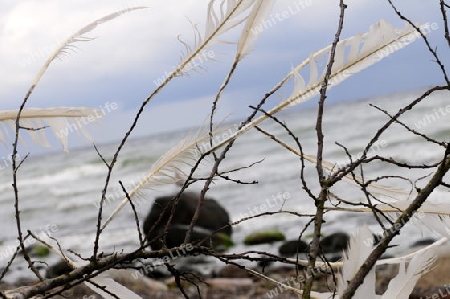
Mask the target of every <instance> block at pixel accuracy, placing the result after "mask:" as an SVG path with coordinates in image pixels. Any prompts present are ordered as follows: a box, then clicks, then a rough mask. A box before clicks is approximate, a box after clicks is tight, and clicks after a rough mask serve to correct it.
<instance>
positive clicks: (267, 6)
mask: <svg viewBox="0 0 450 299" xmlns="http://www.w3.org/2000/svg"><path fill="white" fill-rule="evenodd" d="M275 1H276V0H256V1H255V2H256V3H255V4H254V5H253V9H252V12H251V13H250V15H249V17H248V19H247V21H246V22H245V26H244V29H243V30H242V34H241V37H240V38H239V41H238V46H237V59H236V60H238V61H239V60H241V59H242V58H244V57H245V56H246V55H248V54H249V53H250V52H251V51H252V48H253V44H254V43H255V42H256V40H257V38H258V35H259V34H260V33H261V31H262V30H259V29H261V28H263V27H262V22H263V21H264V19H265V18H266V17H267V16H268V15H269V14H270V12H271V11H272V9H273V6H274V5H275ZM257 26H259V27H261V28H257Z"/></svg>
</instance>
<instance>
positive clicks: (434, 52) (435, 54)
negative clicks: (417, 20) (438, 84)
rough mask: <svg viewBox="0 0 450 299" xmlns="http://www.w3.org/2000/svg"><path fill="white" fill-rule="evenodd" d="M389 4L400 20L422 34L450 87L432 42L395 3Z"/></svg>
mask: <svg viewBox="0 0 450 299" xmlns="http://www.w3.org/2000/svg"><path fill="white" fill-rule="evenodd" d="M387 1H388V2H389V4H390V5H391V7H392V9H394V11H395V13H396V14H397V15H398V16H399V18H400V19H402V20H404V21H406V22H407V23H409V24H410V25H411V26H413V27H414V29H416V30H417V32H419V33H420V35H421V36H422V39H423V41H424V42H425V44H426V45H427V48H428V51H429V52H430V53H431V54H432V55H433V56H434V58H435V59H436V63H437V64H438V65H439V67H440V69H441V71H442V74H443V75H444V79H445V82H446V83H447V85H448V86H450V80H449V78H448V76H447V72H446V71H445V66H444V64H443V63H442V61H441V60H440V59H439V56H438V55H437V53H436V51H435V50H433V48H432V47H431V45H430V42H429V41H428V38H427V37H426V36H425V35H424V34H423V33H422V31H421V30H420V29H419V27H417V26H416V25H415V24H414V23H413V22H411V21H410V20H409V19H408V18H406V17H405V16H404V15H403V14H402V13H401V12H400V11H399V10H398V9H397V7H395V5H394V3H392V0H387Z"/></svg>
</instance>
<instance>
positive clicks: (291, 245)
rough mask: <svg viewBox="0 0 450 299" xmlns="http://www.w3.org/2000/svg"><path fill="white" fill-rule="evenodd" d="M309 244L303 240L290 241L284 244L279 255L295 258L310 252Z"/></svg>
mask: <svg viewBox="0 0 450 299" xmlns="http://www.w3.org/2000/svg"><path fill="white" fill-rule="evenodd" d="M308 247H309V246H308V244H307V243H306V242H305V241H302V240H290V241H286V242H284V243H283V244H282V245H281V246H280V247H279V248H278V253H279V254H280V256H284V257H289V256H294V255H296V254H297V253H304V252H307V250H308Z"/></svg>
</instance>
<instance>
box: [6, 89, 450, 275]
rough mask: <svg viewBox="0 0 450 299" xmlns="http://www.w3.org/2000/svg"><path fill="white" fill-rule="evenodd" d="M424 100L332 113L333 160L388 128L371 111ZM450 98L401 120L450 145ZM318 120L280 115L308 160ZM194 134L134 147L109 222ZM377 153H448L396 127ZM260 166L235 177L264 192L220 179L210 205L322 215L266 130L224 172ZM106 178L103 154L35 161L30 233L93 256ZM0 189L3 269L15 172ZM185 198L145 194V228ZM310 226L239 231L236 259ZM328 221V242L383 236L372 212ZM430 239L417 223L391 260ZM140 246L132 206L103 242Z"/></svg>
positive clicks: (356, 194) (377, 167) (240, 146)
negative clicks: (159, 210) (265, 235)
mask: <svg viewBox="0 0 450 299" xmlns="http://www.w3.org/2000/svg"><path fill="white" fill-rule="evenodd" d="M419 94H421V92H420V91H415V92H408V93H402V94H395V95H390V96H382V97H378V98H372V99H362V100H358V101H352V102H344V103H339V104H334V105H329V106H326V110H325V116H324V133H325V152H324V157H325V159H326V160H327V161H329V162H331V163H337V164H338V165H342V164H343V163H346V162H347V161H348V159H347V157H346V154H345V152H344V151H343V149H342V147H339V146H338V145H337V144H336V143H339V144H342V145H344V146H345V147H346V148H347V149H348V150H349V152H350V153H352V154H353V155H358V153H360V152H361V151H362V149H363V148H364V146H365V145H366V144H367V142H368V141H369V140H370V139H371V138H372V136H373V135H374V134H375V133H376V132H377V130H378V129H379V128H380V127H381V126H382V125H383V124H384V123H385V122H386V121H387V120H388V117H387V116H386V115H384V114H383V113H381V112H380V111H378V110H376V109H374V108H372V107H370V106H369V103H372V104H375V105H377V106H379V107H381V108H383V109H386V110H388V111H389V112H390V113H395V112H396V111H397V110H398V109H399V108H401V107H402V106H403V105H405V104H406V103H408V102H409V101H411V100H412V99H414V98H415V97H416V96H417V95H419ZM449 96H450V93H448V92H439V93H435V94H433V95H432V96H430V97H429V98H427V99H426V100H425V101H424V102H423V103H421V104H419V105H418V106H417V107H416V108H415V109H413V110H411V111H409V112H407V113H406V114H404V116H403V117H402V118H401V120H402V121H403V122H404V123H406V124H409V125H410V126H411V127H412V128H414V129H416V130H419V131H420V132H422V133H426V134H429V135H430V136H432V137H433V138H436V139H438V140H441V141H447V142H448V141H450V140H449V139H450V126H449V124H450V102H449V101H448V100H449V98H450V97H449ZM447 107H448V108H447ZM316 113H317V111H316V108H315V107H314V108H309V109H300V110H298V109H297V110H292V111H288V112H286V113H284V114H280V115H278V117H279V118H280V119H281V120H283V121H284V122H285V123H286V124H287V125H288V126H289V128H290V129H291V130H292V132H294V133H295V134H296V135H297V136H298V137H299V140H300V142H301V143H302V146H303V150H304V152H305V153H307V154H311V155H314V154H315V153H316V150H317V149H316V148H317V141H316V133H315V129H314V127H315V116H316ZM239 121H240V120H239ZM231 125H233V124H231ZM262 127H263V128H264V129H265V130H267V131H268V132H270V133H271V134H273V135H275V136H277V137H279V138H280V139H282V140H284V141H285V142H288V143H289V144H291V145H292V146H294V148H295V144H294V142H293V140H292V139H291V138H290V137H289V136H288V135H287V133H286V132H285V131H284V130H283V128H281V127H280V126H279V125H278V124H276V123H274V122H273V121H270V120H268V121H266V122H265V123H264V124H263V125H262ZM190 132H192V129H186V131H179V132H173V133H164V134H160V135H154V136H148V137H145V138H138V139H132V140H130V141H129V142H128V144H127V145H126V146H125V148H124V150H123V151H122V153H121V155H120V159H119V161H118V164H117V166H116V168H115V171H114V173H113V177H112V180H111V183H112V184H111V185H110V189H109V193H108V198H109V203H108V204H107V205H106V206H105V208H104V218H105V217H107V216H108V215H109V214H110V213H111V212H112V210H114V208H115V207H116V206H117V204H118V203H119V201H120V200H122V198H123V197H122V194H121V192H120V186H119V184H118V181H119V180H121V181H122V182H123V183H124V184H125V186H133V185H135V184H136V183H138V182H139V180H140V179H141V177H142V176H143V175H144V174H146V173H147V172H148V171H149V170H150V168H151V166H152V164H153V163H154V162H155V161H156V160H157V159H158V157H159V156H161V155H162V154H164V153H165V152H166V151H167V150H169V149H170V148H171V147H172V146H173V145H175V144H176V143H177V142H178V141H179V140H181V139H182V138H183V137H185V136H186V135H187V134H189V133H190ZM116 147H117V143H111V144H104V145H99V148H100V150H101V152H102V153H103V155H104V156H105V157H109V156H110V155H111V154H112V153H113V152H114V150H115V149H116ZM370 155H381V156H384V157H392V158H395V159H398V160H399V161H406V162H411V163H414V164H420V163H433V162H437V161H438V160H439V159H440V158H441V157H442V155H443V150H442V148H440V147H438V146H436V145H433V144H429V143H426V142H424V140H423V139H422V138H421V137H419V136H416V135H414V134H412V133H411V132H408V131H406V130H405V129H404V128H402V127H401V126H400V125H397V124H396V125H393V126H392V127H391V128H390V129H389V130H387V131H386V133H385V134H383V135H382V136H381V137H380V141H379V142H378V143H377V144H375V145H374V147H373V149H372V150H371V151H370ZM257 161H261V162H260V163H258V164H255V165H254V166H253V167H251V168H248V169H243V170H241V171H238V172H235V173H232V174H231V176H232V178H234V179H239V180H241V181H245V182H251V181H257V182H258V184H255V185H237V184H235V183H232V182H230V181H224V180H216V181H215V182H214V183H213V184H212V186H211V188H210V191H209V192H208V196H209V197H212V198H214V199H216V200H218V201H219V202H220V204H221V205H223V206H224V207H225V208H226V209H227V210H228V211H229V213H230V216H231V218H232V219H233V221H236V220H238V219H240V218H241V217H245V216H251V215H254V214H255V212H261V211H262V209H263V208H262V205H263V204H265V205H266V207H267V208H268V210H270V211H278V210H280V209H281V208H283V210H291V211H295V212H298V213H302V214H309V213H313V212H314V204H313V202H312V200H311V199H310V198H309V197H308V196H307V194H306V193H305V191H304V190H303V189H302V184H301V181H300V180H299V176H300V165H301V164H300V159H299V158H298V157H297V156H295V155H294V154H292V153H291V152H289V151H287V150H285V149H284V148H282V147H281V146H280V145H278V144H277V143H275V142H273V141H272V140H270V139H268V138H267V137H265V136H264V135H262V134H261V133H259V132H257V131H256V130H253V131H250V132H248V133H246V134H245V135H244V136H243V137H241V138H240V139H239V140H238V141H237V142H236V143H235V145H234V146H233V147H232V149H231V151H230V152H229V153H228V155H227V159H226V160H225V162H224V163H223V164H222V166H221V168H220V170H221V171H226V170H231V169H235V168H238V167H244V166H248V165H250V164H252V163H254V162H257ZM5 163H6V162H5ZM211 165H212V163H210V162H208V161H207V162H206V163H204V164H203V166H202V168H201V169H200V172H199V176H200V175H201V174H207V173H208V169H210V167H211ZM106 171H107V169H106V167H105V166H104V164H103V163H102V162H101V160H100V159H99V157H98V156H97V154H96V152H95V150H94V149H93V148H84V149H72V150H71V151H70V153H69V154H67V153H64V152H56V153H52V154H48V155H40V156H33V157H31V158H30V159H28V160H27V162H26V163H25V164H23V166H22V168H21V171H20V174H19V183H18V185H19V190H20V209H21V217H22V228H23V230H24V231H26V230H28V229H29V230H31V231H33V232H35V233H36V234H38V235H43V234H42V232H45V231H46V232H50V233H51V236H52V237H54V238H56V239H57V240H58V241H59V243H60V244H61V246H62V247H63V248H65V249H71V250H74V251H76V252H78V253H80V254H82V255H84V256H90V255H91V254H92V250H93V241H94V236H95V229H96V223H97V213H98V210H97V207H96V203H98V201H99V199H100V198H101V190H102V187H103V185H104V182H105V174H106ZM430 173H431V171H429V170H425V171H424V170H409V169H398V168H395V167H393V166H391V165H389V164H386V163H380V162H377V163H373V165H372V164H371V165H368V166H366V167H365V168H364V177H365V178H366V179H371V178H376V177H380V176H385V175H402V176H406V177H408V178H409V179H411V180H413V181H414V180H417V179H418V178H420V177H423V176H426V175H429V174H430ZM305 177H306V180H307V182H308V185H309V188H310V189H311V190H312V191H313V192H315V193H317V190H318V183H317V173H316V170H315V166H314V165H312V164H306V167H305ZM425 181H426V180H419V181H418V183H417V184H418V186H421V185H423V184H424V183H425ZM380 183H383V184H386V185H388V186H390V187H393V188H405V189H408V188H410V187H411V185H410V184H408V183H407V182H405V181H402V180H399V179H393V180H389V181H388V180H382V181H380ZM202 186H203V185H202V183H196V184H194V185H193V186H191V187H190V190H194V191H195V190H197V191H199V190H200V189H201V188H202ZM408 190H409V189H408ZM0 191H1V192H0V218H1V219H2V230H1V233H0V241H1V245H0V268H3V267H4V266H6V264H7V262H8V260H9V258H10V255H9V252H10V248H11V246H16V245H17V239H16V234H17V231H16V224H15V217H14V207H13V198H14V196H13V190H12V188H11V173H10V171H6V170H2V171H0ZM176 191H177V187H176V186H174V185H166V186H158V187H155V188H153V189H148V190H143V191H142V192H141V194H140V195H139V200H138V202H137V211H138V214H139V216H140V219H141V221H143V220H144V218H145V215H146V213H147V212H148V211H149V209H150V207H151V205H152V203H153V201H154V199H155V198H156V197H158V196H161V195H166V194H169V193H174V192H176ZM332 191H333V192H334V193H336V194H338V195H339V196H340V197H342V198H344V199H347V200H352V201H359V200H362V199H364V198H363V196H362V195H363V194H362V193H361V192H360V191H359V190H358V189H357V188H355V187H354V186H353V185H352V184H350V183H349V182H346V181H343V182H340V183H338V184H337V185H336V186H334V187H333V189H332ZM448 198H449V193H448V191H446V190H443V189H442V190H441V189H439V190H436V192H434V193H433V194H432V198H431V200H433V201H436V202H443V201H447V200H448ZM308 220H309V218H299V217H296V216H293V215H288V214H277V215H273V216H264V217H260V218H256V219H252V220H250V221H246V222H243V223H241V224H239V225H237V226H235V228H234V234H233V239H234V242H235V243H236V244H237V245H236V246H235V247H233V248H232V249H231V251H232V252H240V251H244V250H248V249H258V250H267V251H270V252H274V253H275V252H277V247H278V244H274V245H263V246H258V247H246V246H244V245H242V242H243V239H244V238H245V236H246V235H247V234H249V233H251V232H254V231H257V230H264V229H279V230H281V231H282V232H284V233H285V234H286V236H287V238H288V239H295V238H297V236H298V234H299V232H300V231H301V230H302V228H303V227H304V225H305V224H306V223H307V221H308ZM325 220H326V223H325V224H324V228H323V229H324V233H325V235H326V234H330V233H333V232H337V231H344V232H347V233H351V232H354V231H355V230H356V229H357V228H358V227H359V226H361V225H363V224H367V225H368V226H369V227H370V228H371V229H372V230H373V231H374V232H376V233H380V232H381V229H380V228H379V226H378V225H377V223H376V221H375V219H374V217H373V216H372V215H371V214H363V213H349V212H329V213H327V214H326V216H325ZM311 231H312V227H310V228H309V229H308V230H307V231H306V234H308V233H310V232H311ZM429 236H431V237H435V238H436V236H435V235H433V234H432V233H431V232H430V231H428V230H427V229H423V228H419V227H417V226H415V225H407V227H406V228H405V229H404V231H402V233H401V235H400V236H399V237H397V238H396V239H394V241H395V242H394V243H395V244H398V245H399V246H397V247H394V248H393V249H392V250H391V252H392V253H393V254H398V253H400V252H404V251H406V250H407V249H408V247H409V245H411V244H412V243H413V242H415V241H417V240H419V239H422V238H424V237H429ZM137 245H138V235H137V232H136V225H135V221H134V216H133V213H132V211H131V208H129V206H126V207H125V208H124V209H123V210H122V211H121V213H120V214H119V216H118V217H117V218H115V219H114V221H113V222H111V223H110V225H109V226H108V227H107V229H106V230H105V231H104V233H103V234H102V237H101V238H100V246H101V250H102V251H104V252H111V251H113V250H114V251H122V250H124V251H130V250H133V249H134V248H136V246H137ZM57 259H58V258H57V257H56V256H54V255H52V256H51V257H50V258H49V259H47V260H46V261H47V262H49V263H52V262H54V261H55V260H57ZM25 269H26V266H25V264H24V263H23V262H22V261H17V262H15V263H14V264H13V267H12V271H11V273H12V274H11V275H9V276H7V277H6V279H7V280H8V279H14V277H17V276H26V275H28V274H27V273H29V271H28V270H25Z"/></svg>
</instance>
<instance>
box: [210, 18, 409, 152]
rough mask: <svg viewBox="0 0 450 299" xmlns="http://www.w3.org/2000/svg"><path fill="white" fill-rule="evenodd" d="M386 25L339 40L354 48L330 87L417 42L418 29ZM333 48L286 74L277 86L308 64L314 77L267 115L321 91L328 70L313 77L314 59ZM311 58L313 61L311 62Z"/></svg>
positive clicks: (247, 127)
mask: <svg viewBox="0 0 450 299" xmlns="http://www.w3.org/2000/svg"><path fill="white" fill-rule="evenodd" d="M386 24H387V22H386V21H384V20H381V21H380V22H378V23H377V24H375V25H373V26H371V27H370V29H369V32H368V33H365V34H363V35H361V37H360V36H356V37H352V38H350V39H347V40H343V41H340V42H339V43H340V44H339V53H343V52H344V51H343V50H342V48H341V47H343V45H350V47H351V49H350V55H349V56H348V57H347V60H346V61H345V62H342V61H340V62H337V65H338V66H339V65H343V67H342V68H340V69H336V68H333V70H334V71H333V72H332V73H331V76H330V80H329V88H331V87H333V86H336V85H337V84H339V83H341V82H342V81H344V80H345V79H347V78H349V77H350V76H352V75H354V74H356V73H358V72H359V71H361V70H363V69H365V68H367V67H369V66H370V65H372V64H374V63H376V62H378V61H380V60H381V59H382V58H384V57H386V56H387V55H389V54H391V53H393V52H395V51H397V50H399V49H401V48H403V47H405V46H406V45H409V44H410V43H411V42H413V41H414V39H413V38H410V37H413V36H415V31H414V29H413V28H412V27H411V26H409V27H406V28H405V29H403V30H395V29H391V28H392V27H390V25H389V26H388V25H386ZM400 40H401V41H402V46H401V47H395V45H396V44H397V43H399V41H400ZM357 41H359V42H357ZM360 47H362V49H361V51H359V48H360ZM330 51H331V46H328V47H326V48H324V49H322V50H320V51H318V52H316V53H314V54H312V55H311V56H310V57H309V58H308V59H307V60H305V61H303V62H302V63H301V64H299V65H298V66H297V67H296V68H295V69H294V70H293V71H291V72H290V73H289V74H288V75H287V77H286V78H284V79H283V80H282V81H281V82H280V83H279V84H278V85H277V87H278V86H279V85H282V84H284V83H285V82H286V81H287V80H288V79H290V78H292V77H294V76H296V75H295V72H298V71H300V70H301V69H302V68H304V67H305V66H307V65H309V66H310V74H311V75H310V76H311V80H309V82H308V85H307V86H306V87H305V88H303V89H302V88H298V87H294V90H298V92H296V93H294V94H292V95H291V96H290V97H289V98H288V99H287V100H285V101H283V102H281V103H280V104H279V105H277V106H275V107H274V108H272V109H271V110H269V111H268V114H271V115H273V114H275V113H277V112H279V111H281V110H283V109H284V108H286V107H288V106H292V105H298V104H300V103H303V102H305V101H307V100H309V99H312V98H314V97H316V96H317V95H318V94H319V91H320V87H321V84H322V81H323V76H324V74H325V70H324V71H322V75H321V76H320V77H319V78H317V79H316V80H314V79H315V78H316V77H317V74H318V73H319V71H318V69H317V64H316V63H315V62H316V61H317V60H319V59H321V58H323V57H329V54H330ZM339 53H338V54H339ZM339 55H342V54H339ZM350 58H351V59H350ZM328 59H329V58H328ZM312 61H313V63H311V62H312ZM303 81H304V80H299V79H297V80H296V82H300V84H303V83H302V82H303ZM267 118H268V116H266V115H265V114H263V115H261V116H259V117H258V118H256V119H254V120H253V121H251V122H250V123H248V124H246V125H245V126H243V127H242V128H241V129H240V130H239V131H238V132H236V133H234V134H233V135H232V136H230V137H229V138H227V139H225V140H223V141H222V142H221V143H220V144H218V145H216V146H215V147H214V148H213V150H216V149H218V148H220V147H221V146H223V145H224V144H226V143H228V142H230V141H231V140H233V139H235V138H237V137H238V136H240V135H242V134H244V133H245V132H247V131H248V130H250V129H251V128H253V127H255V126H256V125H258V124H260V123H261V122H262V121H264V120H265V119H267Z"/></svg>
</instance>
